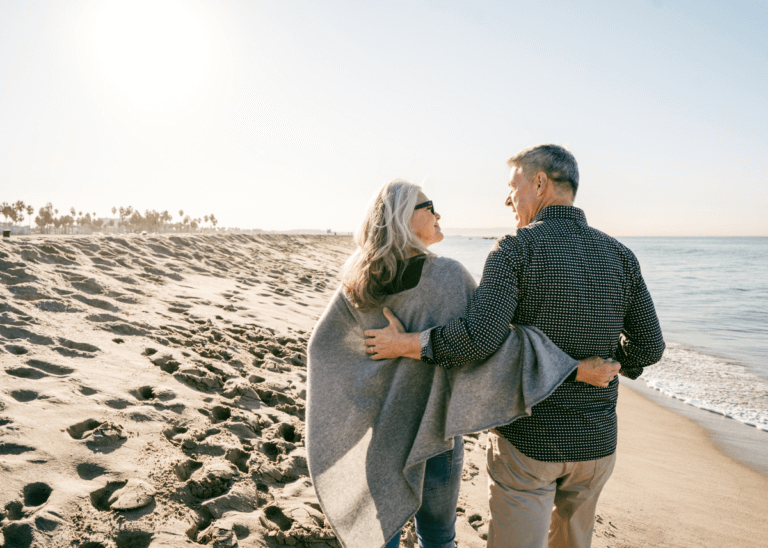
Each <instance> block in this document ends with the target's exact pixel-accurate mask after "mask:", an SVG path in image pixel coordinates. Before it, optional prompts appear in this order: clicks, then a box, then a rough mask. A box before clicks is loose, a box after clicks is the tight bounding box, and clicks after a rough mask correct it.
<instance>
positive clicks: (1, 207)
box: [0, 202, 11, 224]
mask: <svg viewBox="0 0 768 548" xmlns="http://www.w3.org/2000/svg"><path fill="white" fill-rule="evenodd" d="M10 212H11V206H9V205H8V202H3V203H2V204H0V213H2V214H3V217H5V223H6V224H8V217H9V216H10Z"/></svg>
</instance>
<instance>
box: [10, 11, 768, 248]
mask: <svg viewBox="0 0 768 548" xmlns="http://www.w3.org/2000/svg"><path fill="white" fill-rule="evenodd" d="M541 142H553V143H558V144H562V145H565V146H567V147H568V148H569V149H570V150H571V151H572V152H573V153H574V154H575V155H576V158H577V159H578V161H579V165H580V170H581V188H580V191H579V196H578V197H577V201H576V205H578V206H580V207H582V208H583V209H584V210H585V211H586V213H587V219H588V220H589V221H590V223H591V224H592V225H593V226H595V227H597V228H600V229H602V230H604V231H606V232H608V233H610V234H614V235H618V236H622V235H624V236H627V235H649V236H652V235H680V236H696V235H700V236H705V235H724V236H726V235H764V236H765V235H768V213H767V210H768V207H767V206H768V1H740V0H730V1H727V2H726V1H709V0H692V1H688V0H685V1H683V0H643V1H633V0H628V1H622V2H616V1H612V0H610V1H604V2H603V1H589V2H587V1H572V2H560V1H528V2H521V1H514V2H513V1H511V0H510V1H492V0H482V1H472V2H470V1H464V2H450V1H443V0H441V1H408V2H406V1H393V0H388V1H381V2H367V1H366V2H360V1H354V0H349V1H323V0H311V1H292V0H279V1H269V2H266V1H247V0H240V1H215V0H130V1H127V0H126V1H123V2H106V1H96V0H68V1H66V2H58V1H52V0H48V1H25V0H14V1H10V0H0V201H9V202H11V201H16V200H19V199H21V200H24V201H25V202H27V203H28V204H29V203H31V204H32V205H33V206H35V208H36V209H37V208H39V207H40V206H42V205H44V204H45V203H46V202H49V201H50V202H53V204H54V206H56V207H57V208H58V209H59V210H60V211H63V210H68V209H69V207H70V206H75V207H76V208H78V209H79V210H82V211H84V212H85V211H89V212H94V211H95V212H96V213H98V214H99V215H104V216H106V215H107V214H108V213H109V210H110V209H111V208H112V206H121V205H122V206H127V205H132V206H133V207H134V208H137V209H139V210H141V211H144V210H145V209H157V210H164V209H168V210H169V211H171V212H178V210H179V209H184V211H185V213H189V214H191V215H192V216H195V217H202V216H203V215H204V214H207V213H211V212H213V213H215V214H216V216H217V218H219V220H220V224H221V225H225V226H239V227H242V228H262V229H269V230H280V229H291V228H318V229H332V230H337V231H347V230H353V229H354V228H355V227H356V226H357V223H358V222H359V220H360V218H361V216H362V214H363V212H364V210H365V208H366V204H367V203H368V201H369V199H370V197H371V195H372V193H373V192H374V191H375V190H376V189H377V188H378V187H380V186H381V185H382V184H383V183H385V182H387V181H388V180H390V179H393V178H395V177H402V178H406V179H408V180H410V181H412V182H415V183H419V184H422V185H423V187H424V190H425V192H426V193H427V195H428V196H429V197H430V198H431V199H433V200H434V202H435V204H436V207H437V210H438V211H439V212H440V213H441V214H442V215H443V220H442V224H443V225H444V226H446V227H468V228H473V227H474V228H477V227H501V226H512V225H513V224H514V221H513V217H512V215H511V211H510V210H508V209H507V208H505V207H504V206H503V201H504V197H505V195H506V192H507V187H506V183H507V178H508V168H507V166H506V163H505V160H506V158H508V157H509V156H510V155H512V154H513V153H515V152H517V151H518V150H520V149H522V148H524V147H527V146H529V145H533V144H537V143H541ZM110 215H111V214H110ZM176 215H177V213H176V214H175V216H176Z"/></svg>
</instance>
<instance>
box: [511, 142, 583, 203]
mask: <svg viewBox="0 0 768 548" xmlns="http://www.w3.org/2000/svg"><path fill="white" fill-rule="evenodd" d="M507 164H508V165H509V166H510V167H512V166H516V165H519V166H520V167H522V168H523V172H524V173H525V174H526V175H535V174H536V173H538V172H539V171H543V172H544V173H546V174H547V177H549V178H550V179H552V180H553V181H555V182H556V183H560V184H569V185H570V188H571V190H573V195H574V196H576V191H577V190H578V189H579V166H578V164H577V163H576V158H574V157H573V154H571V153H570V152H568V151H567V150H566V149H565V148H563V147H561V146H559V145H536V146H534V147H530V148H526V149H525V150H521V151H520V152H518V153H517V154H515V155H514V156H512V157H511V158H510V159H509V160H507Z"/></svg>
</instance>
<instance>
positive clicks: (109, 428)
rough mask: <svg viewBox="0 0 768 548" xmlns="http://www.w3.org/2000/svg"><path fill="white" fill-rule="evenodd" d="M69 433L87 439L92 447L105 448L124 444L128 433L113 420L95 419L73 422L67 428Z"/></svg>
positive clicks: (87, 442)
mask: <svg viewBox="0 0 768 548" xmlns="http://www.w3.org/2000/svg"><path fill="white" fill-rule="evenodd" d="M66 432H67V434H69V435H70V437H71V438H72V439H75V440H78V441H80V440H85V444H86V445H87V446H88V447H89V448H90V449H96V448H102V450H104V448H107V447H110V446H117V445H122V444H123V443H124V442H125V440H126V438H127V435H126V434H125V432H124V430H123V427H122V426H120V425H119V424H114V423H111V422H99V421H97V420H94V419H86V420H84V421H82V422H78V423H77V424H73V425H72V426H70V427H69V428H67V429H66Z"/></svg>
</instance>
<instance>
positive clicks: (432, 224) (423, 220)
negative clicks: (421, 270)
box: [411, 192, 443, 247]
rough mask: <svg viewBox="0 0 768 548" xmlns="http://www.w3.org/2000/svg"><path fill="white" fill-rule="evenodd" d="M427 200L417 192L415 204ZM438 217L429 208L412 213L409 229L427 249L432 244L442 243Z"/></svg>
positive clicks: (421, 193)
mask: <svg viewBox="0 0 768 548" xmlns="http://www.w3.org/2000/svg"><path fill="white" fill-rule="evenodd" d="M428 200H429V198H427V197H426V195H424V193H423V192H419V199H418V200H417V201H416V203H417V204H420V203H422V202H426V201H428ZM439 220H440V215H438V214H435V213H434V212H433V210H432V208H431V207H422V208H421V209H417V210H416V211H414V212H413V218H412V219H411V229H413V233H414V234H416V237H417V238H418V239H419V240H421V241H422V243H424V245H425V246H427V247H429V246H431V245H432V244H436V243H437V242H441V241H443V233H442V232H440V225H439V224H438V221H439Z"/></svg>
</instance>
